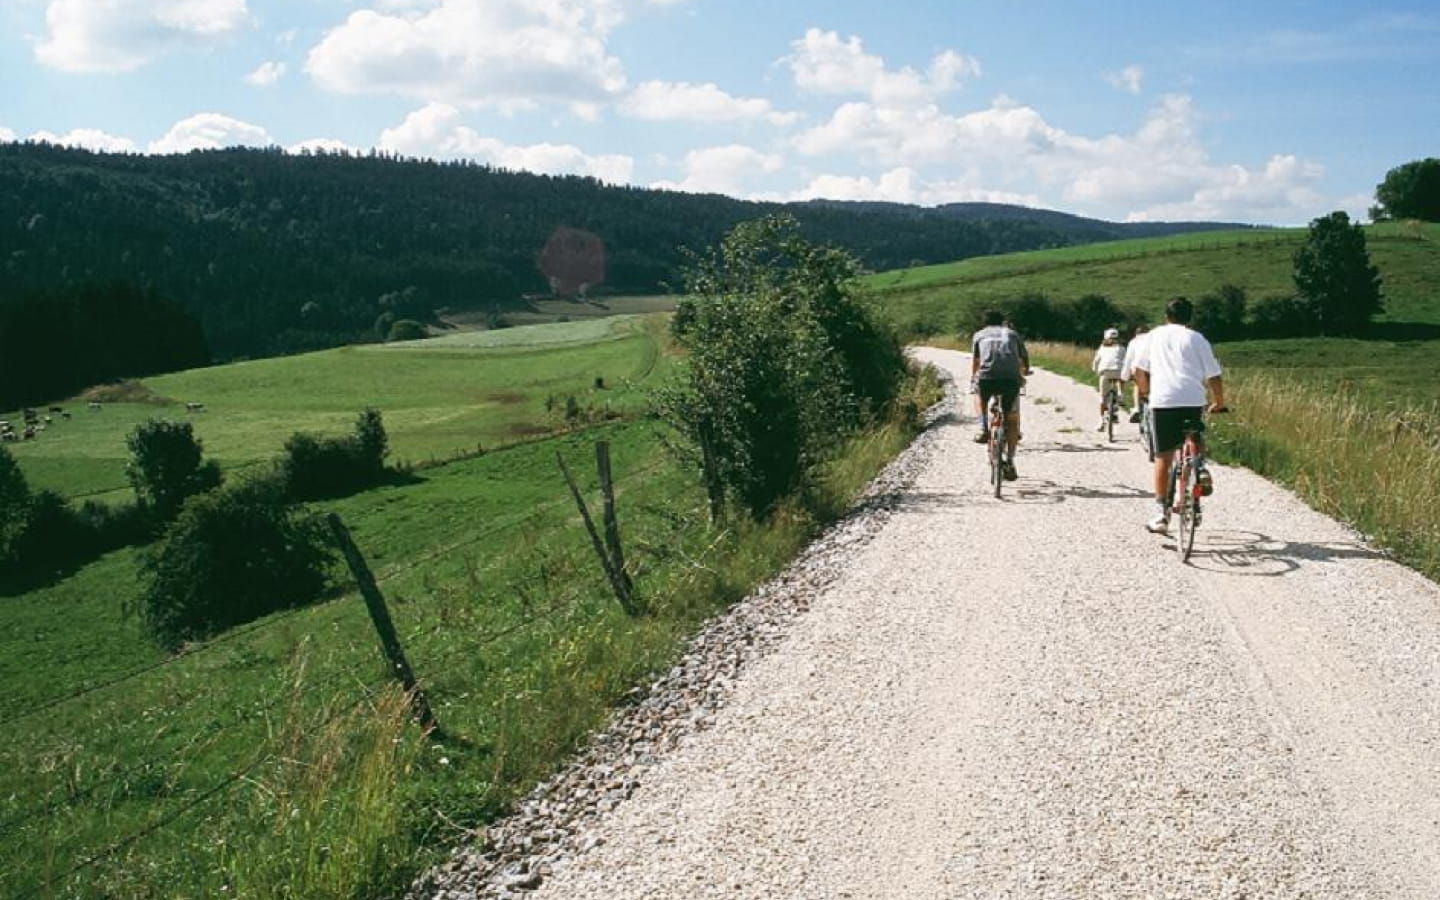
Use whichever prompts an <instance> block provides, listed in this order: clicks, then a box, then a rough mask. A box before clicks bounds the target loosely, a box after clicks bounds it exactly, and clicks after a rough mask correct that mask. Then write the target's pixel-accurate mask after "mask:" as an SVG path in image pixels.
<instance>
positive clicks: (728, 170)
mask: <svg viewBox="0 0 1440 900" xmlns="http://www.w3.org/2000/svg"><path fill="white" fill-rule="evenodd" d="M784 164H785V160H784V158H783V157H781V156H779V155H777V154H774V153H764V152H762V151H759V150H756V149H755V148H753V147H746V146H744V145H743V144H729V145H726V146H723V147H707V148H705V149H703V150H692V151H690V152H689V153H687V154H685V162H684V165H685V173H686V174H685V177H684V178H683V179H682V180H680V181H658V182H656V183H654V184H653V185H651V187H654V188H659V189H662V190H672V191H686V192H688V193H692V194H727V195H729V196H732V197H739V196H745V193H746V192H745V188H744V185H745V183H746V181H747V180H749V179H750V178H752V177H754V176H755V175H756V174H773V173H775V172H778V171H780V169H781V168H782V167H783V166H784Z"/></svg>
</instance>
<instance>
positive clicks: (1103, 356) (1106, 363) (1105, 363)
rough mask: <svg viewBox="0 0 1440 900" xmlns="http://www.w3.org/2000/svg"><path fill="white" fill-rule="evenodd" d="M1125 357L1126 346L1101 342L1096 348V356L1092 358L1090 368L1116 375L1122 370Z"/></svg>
mask: <svg viewBox="0 0 1440 900" xmlns="http://www.w3.org/2000/svg"><path fill="white" fill-rule="evenodd" d="M1124 359H1125V348H1124V347H1123V346H1121V345H1120V344H1101V345H1100V346H1099V347H1097V348H1095V358H1094V359H1092V360H1090V369H1091V371H1093V372H1097V373H1099V374H1101V375H1114V374H1117V373H1118V372H1119V371H1120V365H1121V363H1122V362H1123V361H1124Z"/></svg>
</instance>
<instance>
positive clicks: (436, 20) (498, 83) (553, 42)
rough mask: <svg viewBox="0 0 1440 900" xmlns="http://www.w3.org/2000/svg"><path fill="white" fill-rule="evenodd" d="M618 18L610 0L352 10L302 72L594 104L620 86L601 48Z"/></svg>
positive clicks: (431, 91)
mask: <svg viewBox="0 0 1440 900" xmlns="http://www.w3.org/2000/svg"><path fill="white" fill-rule="evenodd" d="M408 5H409V4H407V6H408ZM621 18H622V10H621V7H620V4H619V2H618V0H545V2H542V3H534V2H530V0H436V2H433V3H424V4H419V5H418V8H409V9H400V10H395V11H393V12H390V13H386V12H379V11H376V10H360V11H358V12H355V13H352V14H351V15H350V17H349V18H348V19H346V21H345V22H344V24H342V25H340V26H339V27H337V28H335V29H332V30H331V31H330V32H328V33H327V34H326V35H325V37H324V38H323V39H322V40H321V41H320V43H319V44H317V45H315V46H314V47H313V48H311V50H310V54H309V57H308V59H307V60H306V63H305V70H306V71H307V72H309V73H310V75H311V76H312V77H313V78H314V79H315V80H316V82H317V83H319V84H320V85H321V86H323V87H325V88H328V89H330V90H333V91H339V92H343V93H357V94H358V93H383V94H398V95H401V96H408V97H415V98H419V99H421V100H426V101H430V100H443V101H446V102H449V103H456V104H463V105H475V106H480V105H494V106H499V107H501V108H502V109H504V108H528V107H530V106H533V105H534V104H536V103H543V102H549V103H560V104H575V103H580V104H584V103H595V102H601V101H605V100H607V99H609V98H611V97H613V96H614V95H615V94H617V93H618V92H620V91H621V90H623V89H624V87H625V73H624V69H623V67H622V66H621V64H620V61H619V60H618V59H616V58H614V57H613V56H611V55H610V54H609V52H608V51H607V49H606V47H605V39H606V37H607V35H608V34H609V32H610V30H611V29H612V28H613V27H614V26H615V25H616V24H617V23H618V22H619V21H620V20H621Z"/></svg>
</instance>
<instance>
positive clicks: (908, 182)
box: [784, 167, 1040, 206]
mask: <svg viewBox="0 0 1440 900" xmlns="http://www.w3.org/2000/svg"><path fill="white" fill-rule="evenodd" d="M784 199H787V200H816V199H820V200H870V201H885V202H889V203H912V204H915V205H916V206H939V205H941V204H944V203H981V202H983V203H1013V204H1016V205H1019V206H1037V205H1039V203H1040V198H1039V197H1038V196H1036V195H1035V194H1020V193H1014V192H1011V191H992V190H988V189H986V188H983V187H981V186H979V184H978V173H971V174H970V175H968V176H967V177H965V178H958V179H948V180H945V179H942V180H938V181H932V180H927V179H925V178H924V177H923V176H922V175H921V174H920V173H919V172H918V171H916V170H915V169H912V168H909V167H901V168H898V169H891V170H890V171H888V172H884V173H882V174H880V175H879V176H878V177H876V178H871V177H870V176H867V175H858V176H857V175H818V176H816V177H814V178H812V179H811V180H810V183H809V184H807V185H805V187H803V188H800V189H799V190H796V191H792V192H791V193H790V194H789V195H787V196H786V197H785V198H784Z"/></svg>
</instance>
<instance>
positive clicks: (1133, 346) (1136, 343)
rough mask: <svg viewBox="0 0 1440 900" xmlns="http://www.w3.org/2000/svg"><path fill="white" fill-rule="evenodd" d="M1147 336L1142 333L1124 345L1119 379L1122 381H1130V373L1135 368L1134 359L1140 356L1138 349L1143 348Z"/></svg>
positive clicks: (1146, 332) (1146, 333)
mask: <svg viewBox="0 0 1440 900" xmlns="http://www.w3.org/2000/svg"><path fill="white" fill-rule="evenodd" d="M1149 336H1150V332H1148V331H1142V332H1141V333H1140V334H1137V335H1135V336H1134V337H1133V338H1131V339H1130V343H1128V344H1126V345H1125V363H1124V365H1122V366H1121V367H1120V377H1121V378H1122V379H1123V380H1125V381H1129V380H1130V373H1131V371H1132V370H1133V369H1134V368H1135V357H1137V356H1139V355H1140V348H1141V347H1144V346H1145V339H1146V338H1148V337H1149Z"/></svg>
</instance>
